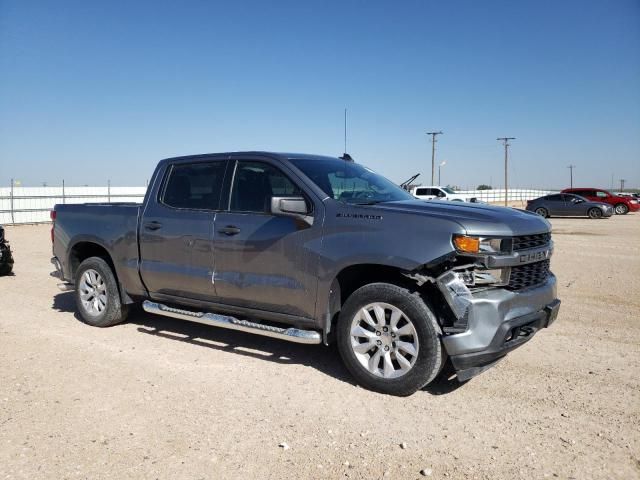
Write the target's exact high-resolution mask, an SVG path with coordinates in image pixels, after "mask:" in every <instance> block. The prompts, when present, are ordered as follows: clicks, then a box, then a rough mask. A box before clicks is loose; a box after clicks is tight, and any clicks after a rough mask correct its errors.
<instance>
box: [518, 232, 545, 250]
mask: <svg viewBox="0 0 640 480" xmlns="http://www.w3.org/2000/svg"><path fill="white" fill-rule="evenodd" d="M550 241H551V234H550V233H539V234H537V235H522V236H521V237H513V250H514V251H518V250H526V249H528V248H536V247H542V246H543V245H546V244H548V243H549V242H550Z"/></svg>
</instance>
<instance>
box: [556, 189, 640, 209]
mask: <svg viewBox="0 0 640 480" xmlns="http://www.w3.org/2000/svg"><path fill="white" fill-rule="evenodd" d="M561 193H573V194H575V195H580V196H581V197H584V198H586V199H587V200H591V201H592V202H603V203H608V204H609V205H611V206H612V207H613V210H614V212H616V214H617V215H626V214H627V213H629V212H637V211H638V210H640V205H639V204H638V200H637V199H635V198H629V197H622V196H620V195H615V194H613V193H610V192H608V191H607V190H602V189H600V188H565V189H564V190H562V192H561Z"/></svg>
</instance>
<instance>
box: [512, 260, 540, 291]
mask: <svg viewBox="0 0 640 480" xmlns="http://www.w3.org/2000/svg"><path fill="white" fill-rule="evenodd" d="M549 263H550V262H549V260H542V261H541V262H535V263H528V264H526V265H518V266H517V267H511V276H510V277H509V288H511V289H513V290H520V289H523V288H527V287H532V286H534V285H539V284H541V283H543V282H544V281H545V280H546V279H547V277H548V276H549V273H550V272H549Z"/></svg>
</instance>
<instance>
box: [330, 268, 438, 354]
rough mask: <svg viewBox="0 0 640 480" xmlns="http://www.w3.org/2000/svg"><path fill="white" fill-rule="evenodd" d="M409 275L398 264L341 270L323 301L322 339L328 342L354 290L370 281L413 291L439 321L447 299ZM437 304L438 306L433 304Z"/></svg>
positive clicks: (409, 273)
mask: <svg viewBox="0 0 640 480" xmlns="http://www.w3.org/2000/svg"><path fill="white" fill-rule="evenodd" d="M409 275H411V272H409V271H407V270H404V269H402V268H400V267H397V266H392V265H385V264H379V263H359V264H353V265H348V266H346V267H344V268H343V269H342V270H340V271H339V272H338V273H337V274H336V275H335V276H334V278H333V280H332V282H331V288H330V290H329V298H328V299H327V300H326V302H327V303H326V312H327V313H326V317H325V324H324V326H323V333H324V342H325V344H328V343H330V335H329V334H330V333H331V332H332V330H333V326H334V324H335V322H336V321H337V319H338V315H339V313H340V311H341V310H342V306H343V305H344V303H345V302H346V300H347V299H348V298H349V296H351V294H352V293H353V292H355V291H356V290H358V289H359V288H361V287H364V286H365V285H369V284H371V283H390V284H392V285H397V286H400V287H404V288H407V289H409V290H413V291H416V292H418V293H419V294H420V296H422V297H423V300H425V301H426V302H427V303H429V304H431V305H433V306H434V307H436V308H435V309H434V313H435V314H436V317H437V318H438V321H439V322H440V320H441V318H442V317H441V316H440V312H441V308H442V307H444V306H445V303H446V301H445V300H444V298H443V297H442V295H441V293H440V292H439V290H438V289H437V288H436V287H435V286H434V285H431V284H429V283H425V284H423V285H419V284H418V283H416V281H415V280H414V279H412V278H411V277H410V276H409ZM434 304H437V305H434Z"/></svg>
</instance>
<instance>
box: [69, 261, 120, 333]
mask: <svg viewBox="0 0 640 480" xmlns="http://www.w3.org/2000/svg"><path fill="white" fill-rule="evenodd" d="M75 282H76V290H75V296H76V306H77V308H78V312H79V313H80V317H81V318H82V321H83V322H84V323H86V324H88V325H91V326H93V327H110V326H111V325H115V324H117V323H121V322H124V321H125V320H126V318H127V314H128V313H129V309H128V306H127V305H124V304H123V303H122V301H121V299H120V291H119V289H118V282H117V281H116V277H115V275H114V274H113V271H112V270H111V267H110V266H109V264H108V263H107V262H105V261H104V259H102V258H100V257H90V258H87V259H86V260H85V261H84V262H82V263H81V264H80V266H79V267H78V270H77V271H76V277H75Z"/></svg>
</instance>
